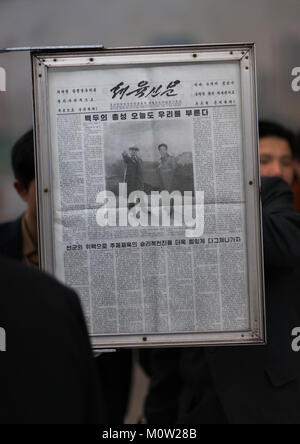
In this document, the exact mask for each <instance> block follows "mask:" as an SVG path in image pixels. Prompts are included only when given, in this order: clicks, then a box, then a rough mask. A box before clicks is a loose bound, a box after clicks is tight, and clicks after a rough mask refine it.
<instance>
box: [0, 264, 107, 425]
mask: <svg viewBox="0 0 300 444" xmlns="http://www.w3.org/2000/svg"><path fill="white" fill-rule="evenodd" d="M0 274H1V296H0V327H1V328H2V329H5V331H6V352H2V353H0V384H1V402H0V423H1V424H99V423H104V422H105V420H106V417H105V412H104V409H103V406H102V404H101V402H102V397H101V393H100V387H99V385H98V380H97V376H96V372H95V367H94V362H93V357H92V353H91V349H90V343H89V338H88V334H87V330H86V326H85V322H84V319H83V315H82V311H81V307H80V303H79V301H78V298H77V296H76V295H75V293H73V292H72V291H71V290H69V289H67V288H65V287H63V286H61V285H60V284H58V283H57V282H56V281H54V280H53V279H52V278H50V277H48V276H46V275H44V274H41V273H39V272H37V271H35V270H32V269H31V268H29V267H25V266H22V265H21V264H19V263H17V262H16V261H12V262H11V261H10V260H8V259H4V258H3V257H0Z"/></svg>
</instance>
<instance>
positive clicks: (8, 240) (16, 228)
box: [0, 218, 22, 258]
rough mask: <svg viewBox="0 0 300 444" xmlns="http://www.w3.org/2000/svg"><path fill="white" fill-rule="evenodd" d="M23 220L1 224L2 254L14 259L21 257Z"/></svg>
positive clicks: (0, 250)
mask: <svg viewBox="0 0 300 444" xmlns="http://www.w3.org/2000/svg"><path fill="white" fill-rule="evenodd" d="M21 224H22V218H19V219H17V220H15V221H13V222H7V223H2V224H0V254H2V255H4V256H9V257H13V258H19V257H20V256H21V249H22V228H21Z"/></svg>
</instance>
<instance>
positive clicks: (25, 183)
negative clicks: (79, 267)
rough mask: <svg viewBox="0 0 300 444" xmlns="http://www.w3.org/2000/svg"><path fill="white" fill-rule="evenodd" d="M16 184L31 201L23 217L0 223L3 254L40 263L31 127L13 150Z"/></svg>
mask: <svg viewBox="0 0 300 444" xmlns="http://www.w3.org/2000/svg"><path fill="white" fill-rule="evenodd" d="M12 168H13V172H14V176H15V181H14V187H15V189H16V191H17V193H18V194H19V196H20V198H21V199H22V200H23V201H24V202H25V203H26V204H27V208H26V211H25V213H24V215H23V216H22V217H20V218H19V219H17V220H16V221H14V222H9V223H6V224H1V225H0V254H2V255H4V256H7V257H10V258H12V259H17V260H19V261H22V262H23V263H25V264H26V265H31V266H34V267H38V263H39V259H38V239H37V237H38V236H37V217H36V191H35V171H34V145H33V131H32V130H31V131H28V132H27V133H26V134H25V135H24V136H23V137H21V139H19V140H18V141H17V143H16V144H15V145H14V147H13V150H12Z"/></svg>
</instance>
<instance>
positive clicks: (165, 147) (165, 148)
mask: <svg viewBox="0 0 300 444" xmlns="http://www.w3.org/2000/svg"><path fill="white" fill-rule="evenodd" d="M158 151H159V153H160V155H161V157H166V155H167V154H168V145H166V144H165V143H162V144H161V145H159V147H158Z"/></svg>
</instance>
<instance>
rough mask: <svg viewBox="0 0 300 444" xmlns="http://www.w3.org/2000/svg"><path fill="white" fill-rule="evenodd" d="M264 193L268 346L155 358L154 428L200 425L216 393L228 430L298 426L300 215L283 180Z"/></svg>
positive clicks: (174, 352) (267, 184) (150, 404)
mask: <svg viewBox="0 0 300 444" xmlns="http://www.w3.org/2000/svg"><path fill="white" fill-rule="evenodd" d="M262 192H263V228H264V250H265V280H266V307H267V331H268V345H266V346H254V347H253V346H247V347H220V348H217V347H216V348H207V349H204V348H196V349H170V350H155V351H153V352H152V353H151V356H150V360H149V362H148V368H149V370H150V372H151V376H152V381H151V388H150V393H149V396H148V399H147V402H146V417H147V419H148V422H149V423H174V422H180V423H203V422H204V421H203V417H201V416H203V410H202V409H201V408H200V406H201V404H203V399H204V397H212V392H214V393H215V395H214V396H215V397H216V398H217V399H218V402H219V405H220V408H221V409H222V410H223V413H224V417H225V418H226V422H229V423H231V424H248V423H250V424H261V423H262V424H285V423H292V424H293V423H300V353H295V352H293V351H292V347H291V344H292V336H291V333H292V330H293V329H294V328H295V327H298V326H300V277H299V272H298V269H299V267H300V215H299V214H297V213H296V212H295V210H294V203H293V195H292V192H291V191H290V189H289V187H288V186H287V185H286V183H285V182H283V181H282V180H280V179H273V178H269V179H263V181H262ZM208 392H210V393H208ZM215 405H216V404H215ZM204 416H205V415H204ZM221 416H222V415H221ZM210 419H211V420H212V422H214V418H210Z"/></svg>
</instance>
